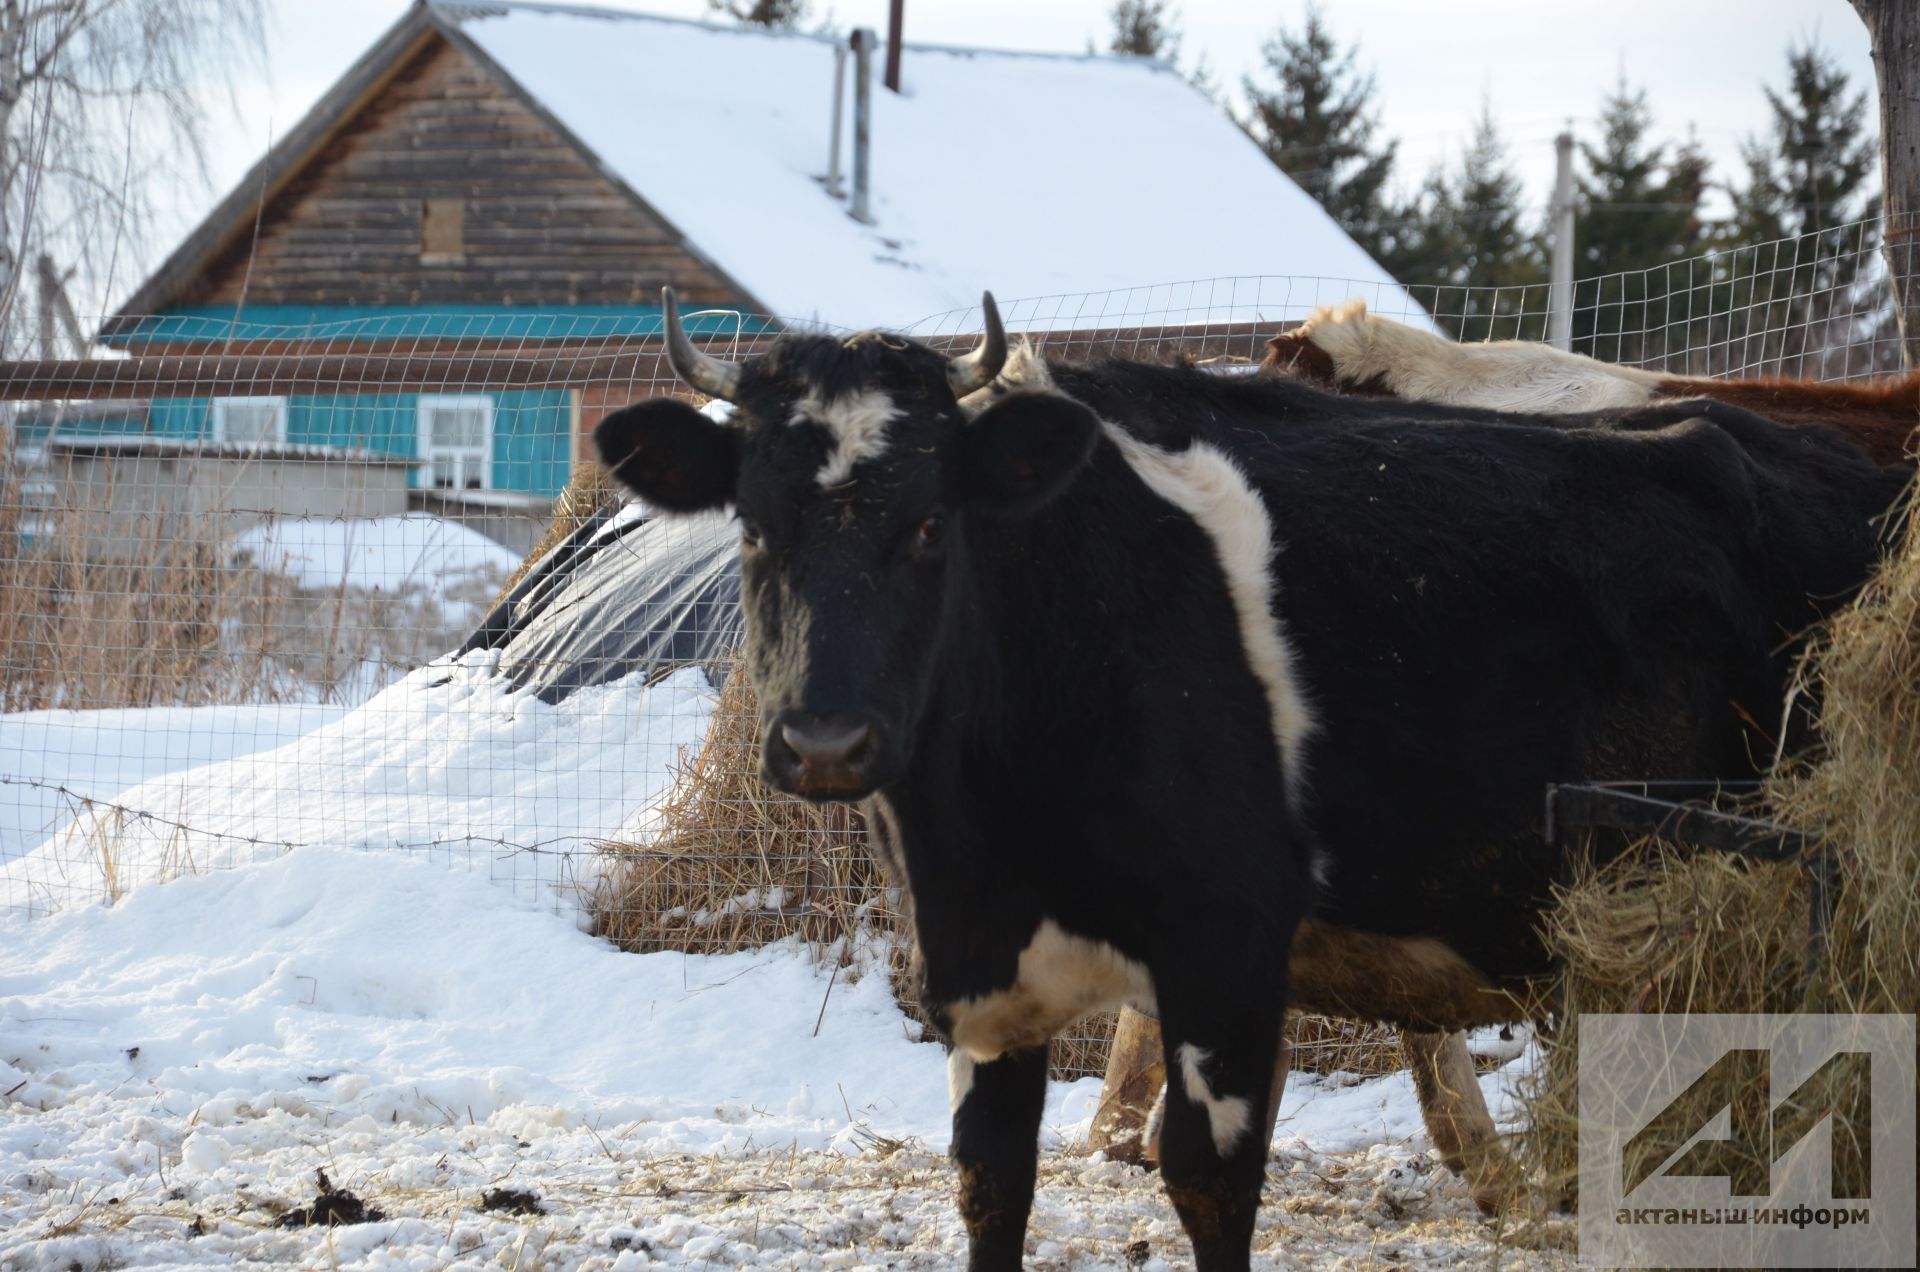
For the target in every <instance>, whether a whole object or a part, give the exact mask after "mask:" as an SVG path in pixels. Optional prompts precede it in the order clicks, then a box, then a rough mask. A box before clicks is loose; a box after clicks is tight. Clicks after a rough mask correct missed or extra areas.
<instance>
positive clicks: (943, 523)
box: [913, 512, 947, 556]
mask: <svg viewBox="0 0 1920 1272" xmlns="http://www.w3.org/2000/svg"><path fill="white" fill-rule="evenodd" d="M946 537H947V519H946V517H945V516H944V515H942V514H941V513H937V512H936V513H934V514H933V515H932V516H931V517H928V518H927V519H926V520H925V521H922V522H921V523H920V526H919V528H918V529H916V530H915V531H914V532H913V554H914V555H915V556H927V555H929V554H931V553H934V552H937V551H939V550H940V544H941V542H942V541H943V540H945V538H946Z"/></svg>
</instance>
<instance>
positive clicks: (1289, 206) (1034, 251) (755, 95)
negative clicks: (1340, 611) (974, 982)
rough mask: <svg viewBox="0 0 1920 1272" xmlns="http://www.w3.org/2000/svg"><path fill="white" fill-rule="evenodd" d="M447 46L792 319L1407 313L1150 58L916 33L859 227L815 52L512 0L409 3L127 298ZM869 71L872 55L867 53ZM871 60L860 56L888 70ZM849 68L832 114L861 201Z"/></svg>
mask: <svg viewBox="0 0 1920 1272" xmlns="http://www.w3.org/2000/svg"><path fill="white" fill-rule="evenodd" d="M436 39H445V40H447V41H448V42H450V43H452V44H453V45H454V46H455V47H456V48H459V49H461V50H462V51H464V52H465V53H466V54H467V55H468V56H470V57H472V58H473V59H474V60H475V61H476V62H478V63H479V64H480V65H481V66H482V67H483V68H485V69H486V70H488V71H489V72H490V73H491V74H493V75H494V76H495V78H497V79H498V80H499V81H500V82H501V84H502V86H503V87H504V88H506V89H507V90H508V91H510V92H511V93H513V94H514V95H515V96H516V97H518V98H519V99H520V100H521V101H523V102H524V103H525V104H526V105H528V106H529V107H530V108H531V109H533V110H534V111H535V112H536V113H537V114H539V115H541V116H543V117H544V118H545V119H546V121H547V122H548V123H549V124H550V125H551V126H553V127H554V128H555V130H556V131H557V132H558V133H559V134H560V135H561V136H562V137H563V138H565V139H566V140H567V141H569V142H570V143H572V144H573V145H575V146H577V147H578V148H579V149H580V150H581V151H582V152H583V153H584V154H585V155H586V156H587V157H588V158H589V159H590V160H592V161H593V162H595V163H597V164H598V166H599V167H600V168H601V169H602V171H604V172H605V173H606V175H607V176H608V178H609V179H610V180H611V181H612V182H613V183H614V184H615V185H616V186H618V187H621V188H623V189H624V190H626V191H627V192H628V193H629V194H630V195H632V196H633V197H634V198H635V199H637V200H639V201H641V202H643V203H644V204H645V205H646V206H647V208H649V209H650V210H651V211H653V212H654V213H656V214H658V215H660V216H662V217H663V218H664V219H665V220H666V221H667V222H668V224H669V227H670V228H671V229H672V230H673V231H674V232H675V233H677V234H678V235H679V236H681V239H682V242H683V244H684V246H685V248H686V249H687V250H689V251H691V252H693V253H694V254H696V255H698V256H701V257H704V258H705V259H706V260H708V261H709V262H711V263H712V265H713V266H715V267H716V268H717V269H718V270H719V271H720V272H721V273H722V274H723V275H724V276H725V277H727V278H728V279H730V280H731V281H732V282H733V284H734V285H735V287H736V288H737V289H738V290H739V291H741V292H743V293H744V296H743V300H745V301H746V302H747V303H748V304H750V305H752V306H754V307H755V308H756V309H757V310H758V311H759V312H762V313H766V314H769V315H771V316H774V317H777V318H781V319H786V320H789V321H795V320H798V321H819V322H824V323H828V324H831V325H835V326H840V327H847V328H865V327H873V326H887V327H892V328H895V329H907V330H912V331H914V332H915V333H916V334H921V335H939V334H951V333H955V332H963V331H969V330H977V329H978V322H979V318H978V315H977V312H976V311H974V308H973V307H974V306H975V305H976V304H977V303H978V301H979V298H980V293H981V292H982V291H983V290H987V289H991V290H992V291H993V292H994V294H995V295H996V296H997V297H998V298H999V300H1000V302H1001V309H1002V312H1003V313H1005V314H1006V315H1007V317H1008V320H1009V322H1010V323H1012V324H1013V325H1015V326H1016V327H1026V328H1028V329H1060V328H1074V329H1089V328H1127V329H1134V328H1141V327H1150V326H1159V325H1166V326H1184V325H1189V324H1194V323H1209V324H1219V323H1228V322H1232V323H1252V324H1257V325H1264V324H1278V323H1280V322H1283V321H1288V320H1297V319H1301V318H1304V317H1306V316H1307V314H1308V313H1310V312H1311V311H1312V310H1313V308H1314V307H1316V306H1318V305H1321V304H1327V303H1331V302H1335V301H1339V300H1344V299H1346V298H1348V297H1349V296H1356V295H1357V296H1362V297H1364V298H1365V299H1366V300H1367V303H1368V306H1369V308H1370V309H1372V310H1373V311H1374V312H1377V313H1384V314H1390V315H1393V316H1396V317H1402V318H1405V319H1407V320H1408V321H1411V322H1415V323H1421V324H1424V323H1426V322H1427V317H1426V314H1425V311H1424V310H1423V309H1422V308H1421V307H1420V306H1419V305H1418V304H1417V303H1416V302H1415V301H1414V300H1413V299H1412V297H1411V296H1409V295H1408V293H1407V292H1406V291H1405V290H1403V289H1402V288H1401V287H1400V286H1399V285H1398V284H1397V283H1395V282H1394V281H1393V279H1392V278H1391V277H1390V276H1389V275H1388V274H1387V272H1386V271H1385V270H1384V269H1382V268H1381V267H1380V266H1379V265H1378V264H1377V263H1376V262H1374V261H1373V260H1372V258H1370V257H1369V256H1368V255H1367V254H1366V253H1365V252H1364V251H1362V250H1361V248H1360V247H1359V246H1358V245H1357V244H1356V243H1354V242H1353V240H1352V239H1350V238H1348V237H1347V235H1346V234H1345V232H1343V231H1342V230H1341V229H1340V228H1339V226H1337V225H1336V224H1335V223H1334V222H1333V220H1332V218H1330V217H1329V216H1328V215H1327V214H1326V213H1325V212H1324V211H1323V210H1322V209H1321V208H1320V206H1319V205H1318V204H1317V203H1315V202H1314V201H1313V199H1312V198H1310V197H1309V196H1308V195H1307V194H1306V193H1305V192H1304V191H1302V190H1301V189H1300V188H1299V187H1298V186H1296V185H1295V184H1294V183H1293V182H1292V181H1291V180H1289V179H1288V178H1287V177H1286V176H1285V175H1283V174H1282V173H1281V172H1280V171H1279V170H1278V169H1276V168H1275V167H1274V166H1273V165H1272V164H1271V163H1270V162H1269V161H1268V160H1267V158H1266V156H1265V155H1263V154H1262V153H1261V152H1260V150H1259V148H1258V147H1256V146H1255V145H1254V144H1253V142H1251V141H1250V140H1248V138H1247V137H1246V136H1245V135H1244V134H1243V133H1242V132H1241V131H1240V129H1239V128H1238V127H1236V126H1235V125H1234V124H1233V122H1232V121H1231V120H1230V119H1228V118H1227V117H1226V116H1225V115H1224V114H1223V113H1222V112H1221V111H1220V110H1219V109H1218V108H1217V107H1216V106H1215V105H1214V104H1213V103H1212V102H1210V101H1208V100H1207V98H1206V97H1205V96H1204V95H1202V94H1201V93H1200V92H1199V91H1198V90H1196V89H1195V88H1194V87H1193V86H1192V85H1191V84H1189V83H1187V81H1186V80H1184V79H1183V78H1182V77H1181V76H1180V75H1179V74H1178V73H1177V72H1175V71H1174V70H1173V69H1172V68H1171V67H1169V66H1167V65H1166V64H1164V63H1161V62H1156V61H1151V60H1148V59H1143V58H1130V57H1110V56H1104V55H1092V54H1089V55H1084V56H1083V55H1072V54H1039V53H1018V52H1008V51H1000V50H990V49H969V48H955V47H949V46H941V45H929V44H915V43H913V42H911V41H908V42H907V43H906V44H905V45H904V46H903V51H902V57H901V81H902V91H901V92H900V93H897V94H896V93H893V92H890V91H888V90H886V89H885V88H884V87H882V86H881V85H880V84H879V82H878V80H879V78H880V72H879V68H878V66H877V65H876V66H875V68H874V71H873V75H874V79H875V83H874V85H873V110H872V128H871V138H872V144H871V168H872V174H873V182H872V203H871V213H872V216H871V223H870V224H863V223H861V222H859V221H856V220H854V219H853V218H852V216H850V215H849V212H848V206H847V199H846V198H845V197H834V196H832V195H830V194H829V193H828V192H827V190H826V188H825V184H824V182H823V180H822V177H823V175H824V173H825V171H826V168H827V166H828V151H829V142H830V133H831V123H832V119H833V90H834V55H835V47H836V45H837V44H839V43H840V41H839V40H838V39H836V38H834V37H829V36H825V35H818V34H810V33H798V32H783V33H773V32H767V31H763V30H758V29H743V28H741V27H739V26H737V25H735V24H733V23H732V22H731V21H730V20H724V19H722V20H715V21H695V20H688V19H682V18H667V17H657V16H653V15H647V14H639V13H632V12H626V11H611V10H603V9H593V8H587V7H582V6H577V5H560V4H539V3H529V2H525V0H427V2H426V3H424V4H422V5H420V6H418V7H416V8H412V9H409V10H408V11H407V13H406V15H405V16H404V17H402V18H401V19H400V20H399V21H398V22H396V23H395V25H394V26H393V27H392V28H391V29H390V30H388V31H387V32H386V33H385V34H384V35H383V36H382V37H381V38H380V39H379V40H378V41H377V42H376V43H375V44H374V45H373V46H372V47H371V48H370V49H369V50H368V51H367V53H366V54H365V55H364V56H362V57H361V59H360V60H359V61H358V62H357V63H355V65H354V66H353V67H352V68H351V69H350V70H349V71H348V72H347V74H346V75H345V76H343V77H342V78H341V80H340V81H339V82H338V83H337V84H335V85H334V87H333V88H332V89H330V90H329V91H328V93H327V94H326V95H325V96H324V97H323V98H322V99H321V100H320V101H319V102H318V103H317V104H316V105H315V106H314V108H313V109H312V111H311V112H309V114H308V115H307V117H306V118H304V119H303V120H301V121H300V122H299V123H298V124H297V125H296V126H295V127H294V128H293V129H292V130H290V131H289V132H288V133H287V135H286V136H285V137H284V138H283V139H282V141H281V142H280V143H279V144H277V145H276V146H275V147H274V148H273V150H272V151H270V152H269V153H268V154H267V155H266V156H265V157H264V158H263V159H262V160H261V161H260V163H259V164H257V165H256V166H255V168H254V169H253V170H252V171H251V172H249V173H248V174H247V176H246V177H245V179H243V180H242V181H241V183H240V184H239V185H238V186H237V187H236V188H235V189H234V190H233V191H232V192H231V193H230V194H229V195H228V196H227V197H226V198H225V199H224V200H223V201H222V202H221V203H220V204H219V206H218V207H216V208H215V209H214V210H213V211H212V212H211V213H210V214H209V215H208V217H207V219H206V220H205V222H203V223H202V224H201V226H200V227H199V228H197V229H196V230H195V231H194V232H193V233H192V234H191V235H189V236H188V237H187V239H186V240H185V241H184V242H182V243H181V245H180V246H179V248H178V249H177V250H176V251H175V252H174V253H173V254H172V256H170V257H169V258H168V260H167V261H166V262H165V263H164V264H163V265H162V266H161V267H160V268H159V269H158V270H157V271H156V272H155V273H154V274H153V276H152V277H150V278H149V279H148V280H147V281H146V282H145V283H144V284H143V285H142V286H141V287H140V288H139V289H138V290H137V291H136V292H135V293H134V295H133V296H132V297H131V298H130V299H129V300H128V301H127V303H126V304H125V305H124V306H123V307H122V309H121V311H120V313H121V317H122V318H123V319H127V318H134V317H138V316H142V315H147V314H153V313H159V312H161V311H163V310H165V309H166V308H167V307H168V306H170V305H171V304H173V303H174V299H175V297H177V296H178V295H179V294H181V291H182V289H183V288H184V287H186V286H187V285H188V284H189V283H190V282H191V281H192V280H193V279H195V278H196V277H198V276H199V273H200V271H201V270H203V269H205V268H206V267H207V266H208V264H209V263H210V262H211V261H213V260H214V259H216V257H217V254H218V253H219V252H220V251H222V250H225V249H226V248H228V247H230V246H231V245H232V244H233V243H235V242H238V241H240V240H239V236H240V235H242V234H243V233H245V232H246V231H247V230H248V229H250V227H251V226H252V225H253V223H254V219H255V215H256V206H257V204H258V203H259V201H260V199H261V198H262V197H263V192H264V197H267V198H272V197H273V196H274V195H275V193H276V192H277V191H279V190H281V189H283V188H285V187H286V185H287V184H288V183H289V182H290V181H292V180H293V179H294V177H295V176H296V175H297V174H299V173H300V172H301V171H302V170H304V169H305V168H306V167H307V166H309V165H311V164H313V163H314V162H317V161H320V160H321V159H322V157H323V155H324V154H325V151H326V144H327V142H328V141H329V139H331V138H332V137H334V136H335V135H336V133H337V132H338V130H339V129H340V128H341V127H343V126H344V125H345V124H346V123H347V122H348V121H349V120H350V119H351V118H353V116H354V115H355V114H356V113H357V112H358V111H359V110H361V109H362V108H363V107H365V106H366V105H367V104H368V102H369V101H371V100H372V98H373V96H374V95H375V94H377V92H378V91H379V90H380V88H381V86H382V85H384V84H385V83H386V82H388V80H389V78H390V77H391V75H392V74H393V73H394V72H395V70H396V68H397V67H399V66H400V65H401V64H403V62H404V61H405V59H407V58H408V57H411V56H412V55H414V54H415V53H416V52H418V51H419V50H420V49H421V48H423V47H425V46H426V44H427V43H429V42H431V41H433V40H436ZM881 55H882V56H883V55H884V50H882V51H881ZM880 60H881V59H880V57H878V56H877V57H876V58H875V62H876V63H878V62H879V61H880ZM853 77H854V60H853V59H852V58H851V57H849V58H848V81H849V82H848V84H847V86H846V89H845V91H844V95H843V96H844V98H845V103H844V104H845V110H844V113H843V119H842V131H843V136H842V145H841V156H842V168H843V170H844V171H845V172H846V173H847V174H848V175H847V176H846V179H845V181H844V183H843V184H844V185H845V186H849V187H850V185H851V175H850V174H851V169H852V164H853V139H852V133H853V107H852V99H853V85H852V82H851V81H852V79H853Z"/></svg>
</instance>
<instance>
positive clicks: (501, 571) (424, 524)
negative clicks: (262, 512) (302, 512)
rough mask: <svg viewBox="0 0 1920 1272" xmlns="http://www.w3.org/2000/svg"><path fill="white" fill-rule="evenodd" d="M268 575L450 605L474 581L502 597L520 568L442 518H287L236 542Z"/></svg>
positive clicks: (508, 555) (514, 559) (513, 558)
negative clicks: (401, 593) (417, 594)
mask: <svg viewBox="0 0 1920 1272" xmlns="http://www.w3.org/2000/svg"><path fill="white" fill-rule="evenodd" d="M233 546H234V551H235V553H236V554H244V555H245V556H246V557H247V558H248V559H250V560H252V561H253V562H254V563H255V564H256V565H259V566H260V567H261V568H262V569H268V570H278V571H280V572H282V573H285V574H290V575H292V576H293V577H294V578H296V579H297V580H299V583H300V586H301V587H305V588H312V589H314V590H316V591H325V590H328V589H331V588H337V587H340V586H343V585H344V586H347V587H357V588H360V589H362V590H365V591H371V590H374V589H376V588H377V589H383V590H386V591H398V590H403V589H414V590H418V591H421V592H424V593H427V594H428V595H431V596H433V597H434V598H435V599H437V600H442V601H445V600H446V599H448V598H450V597H454V596H457V595H458V594H459V593H460V592H461V591H462V590H463V588H462V585H463V584H465V583H467V582H468V581H469V580H471V579H473V578H474V577H475V576H485V581H486V583H487V584H488V585H489V586H490V587H492V588H494V589H496V590H497V589H498V588H499V586H500V582H501V581H502V580H504V579H505V578H506V576H507V575H509V574H511V573H512V572H513V571H514V569H515V568H516V567H518V566H519V564H520V557H519V555H518V554H517V553H514V552H510V551H508V550H507V549H506V548H503V547H501V546H500V545H499V544H497V543H495V542H494V541H493V540H492V539H489V538H487V536H485V535H483V534H480V533H479V532H478V531H474V530H469V529H468V528H467V527H465V526H462V525H459V524H456V523H455V522H452V521H447V520H444V519H442V518H440V517H432V516H425V515H421V514H415V515H412V516H405V517H331V518H324V519H310V518H304V517H282V518H276V519H274V520H272V521H265V522H262V523H261V524H259V525H257V526H254V527H253V528H252V529H250V530H247V531H245V532H244V533H242V534H241V535H240V536H239V537H238V538H237V539H235V540H234V545H233Z"/></svg>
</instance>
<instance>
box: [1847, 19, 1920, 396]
mask: <svg viewBox="0 0 1920 1272" xmlns="http://www.w3.org/2000/svg"><path fill="white" fill-rule="evenodd" d="M1853 7H1854V9H1855V11H1856V12H1858V13H1859V14H1860V20H1861V21H1862V22H1864V23H1866V24H1867V34H1868V35H1869V36H1870V37H1872V40H1873V73H1874V76H1875V78H1876V79H1878V80H1879V81H1880V188H1881V190H1882V191H1883V192H1884V193H1883V196H1882V197H1883V199H1884V203H1883V208H1884V214H1883V215H1884V222H1883V223H1884V225H1885V229H1884V231H1883V233H1882V235H1881V251H1882V252H1884V253H1885V255H1886V258H1887V279H1888V282H1889V283H1890V284H1891V285H1892V291H1893V311H1894V313H1895V315H1896V316H1897V317H1898V318H1899V320H1900V355H1901V360H1902V361H1903V362H1904V363H1905V364H1906V366H1907V368H1908V369H1909V370H1913V369H1915V368H1920V271H1916V269H1915V266H1916V264H1920V239H1916V237H1915V236H1916V234H1920V6H1916V5H1915V4H1913V3H1912V0H1853Z"/></svg>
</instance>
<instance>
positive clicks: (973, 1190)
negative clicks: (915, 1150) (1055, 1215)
mask: <svg viewBox="0 0 1920 1272" xmlns="http://www.w3.org/2000/svg"><path fill="white" fill-rule="evenodd" d="M947 1086H948V1093H949V1095H950V1096H951V1098H952V1102H953V1162H954V1165H955V1166H956V1167H957V1168H958V1169H959V1173H960V1218H961V1220H962V1221H963V1222H965V1224H966V1225H967V1249H968V1259H967V1266H968V1267H969V1268H971V1269H972V1270H973V1272H999V1270H1000V1269H1005V1268H1016V1269H1017V1268H1018V1267H1019V1266H1020V1257H1021V1254H1022V1253H1023V1251H1024V1250H1025V1248H1026V1237H1027V1212H1028V1211H1030V1210H1031V1209H1032V1208H1033V1178H1034V1171H1035V1169H1036V1167H1037V1161H1038V1158H1039V1153H1040V1112H1041V1109H1042V1108H1043V1107H1044V1106H1045V1104H1046V1099H1047V1049H1046V1048H1045V1047H1028V1048H1025V1049H1023V1050H1020V1051H1009V1052H1007V1053H1006V1054H1005V1055H1003V1056H1001V1057H1000V1058H999V1059H997V1060H990V1061H986V1062H984V1063H979V1062H976V1061H974V1060H972V1059H971V1058H969V1057H968V1055H967V1053H966V1052H964V1051H962V1050H960V1049H959V1048H957V1047H956V1048H955V1049H954V1050H953V1051H951V1052H949V1053H948V1055H947Z"/></svg>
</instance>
